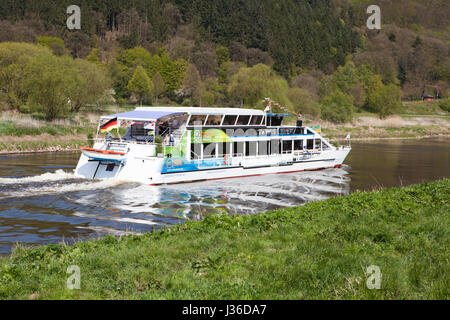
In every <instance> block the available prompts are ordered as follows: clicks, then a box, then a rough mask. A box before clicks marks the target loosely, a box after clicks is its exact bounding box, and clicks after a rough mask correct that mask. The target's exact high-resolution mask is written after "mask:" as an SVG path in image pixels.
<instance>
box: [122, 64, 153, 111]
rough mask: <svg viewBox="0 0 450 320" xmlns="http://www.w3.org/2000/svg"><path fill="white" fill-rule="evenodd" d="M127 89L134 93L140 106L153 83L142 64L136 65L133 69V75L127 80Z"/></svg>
mask: <svg viewBox="0 0 450 320" xmlns="http://www.w3.org/2000/svg"><path fill="white" fill-rule="evenodd" d="M127 89H128V91H130V92H131V93H133V94H135V95H136V98H137V99H138V101H139V104H140V105H141V106H142V99H144V96H145V95H147V94H149V93H150V92H151V91H152V89H153V83H152V82H151V81H150V78H149V77H148V75H147V73H146V72H145V70H144V68H143V67H142V66H138V67H137V68H136V70H135V71H134V74H133V77H132V78H131V80H130V81H129V82H128V85H127Z"/></svg>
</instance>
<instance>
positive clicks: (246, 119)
mask: <svg viewBox="0 0 450 320" xmlns="http://www.w3.org/2000/svg"><path fill="white" fill-rule="evenodd" d="M264 124H265V117H264V116H263V115H231V114H227V115H213V114H209V115H191V118H190V119H189V123H188V125H189V126H195V125H200V126H261V125H264Z"/></svg>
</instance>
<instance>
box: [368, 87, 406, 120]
mask: <svg viewBox="0 0 450 320" xmlns="http://www.w3.org/2000/svg"><path fill="white" fill-rule="evenodd" d="M400 97H401V90H400V88H399V87H397V86H396V85H394V84H388V85H383V84H382V85H381V86H379V87H378V88H377V89H376V90H375V91H374V92H373V93H371V98H370V100H371V104H372V105H371V107H372V108H373V110H374V111H376V112H377V113H378V115H379V116H380V119H384V118H386V117H387V116H388V115H391V114H393V113H395V112H398V111H400V109H401V108H402V103H401V100H400Z"/></svg>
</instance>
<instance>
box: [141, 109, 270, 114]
mask: <svg viewBox="0 0 450 320" xmlns="http://www.w3.org/2000/svg"><path fill="white" fill-rule="evenodd" d="M136 111H161V112H163V111H164V112H170V111H171V112H174V113H178V112H183V113H188V114H194V115H201V114H205V115H206V114H214V115H228V114H230V115H264V114H265V113H264V111H262V110H257V109H245V108H203V107H202V108H200V107H138V108H136Z"/></svg>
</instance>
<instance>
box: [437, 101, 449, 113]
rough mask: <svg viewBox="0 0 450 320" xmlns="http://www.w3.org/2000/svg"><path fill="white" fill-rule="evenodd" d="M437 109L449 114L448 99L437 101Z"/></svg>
mask: <svg viewBox="0 0 450 320" xmlns="http://www.w3.org/2000/svg"><path fill="white" fill-rule="evenodd" d="M439 108H441V109H442V110H444V111H447V112H450V98H447V99H442V100H441V101H439Z"/></svg>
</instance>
